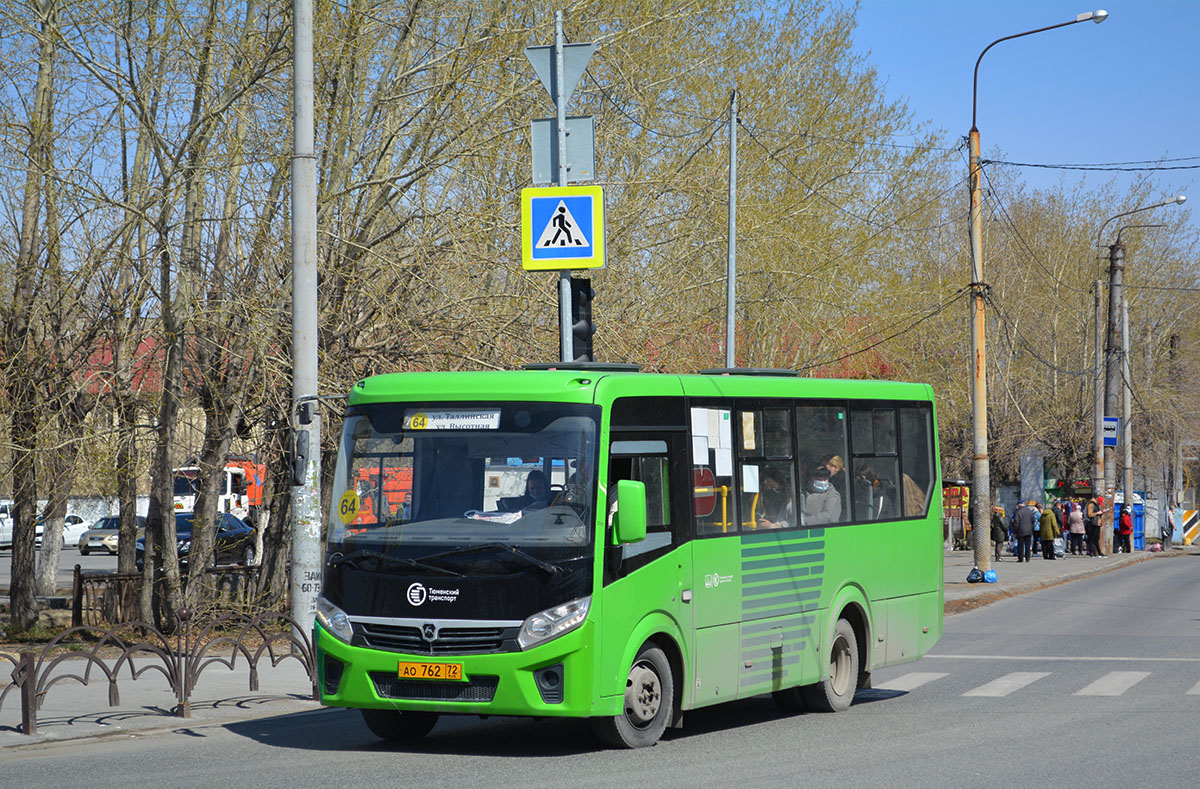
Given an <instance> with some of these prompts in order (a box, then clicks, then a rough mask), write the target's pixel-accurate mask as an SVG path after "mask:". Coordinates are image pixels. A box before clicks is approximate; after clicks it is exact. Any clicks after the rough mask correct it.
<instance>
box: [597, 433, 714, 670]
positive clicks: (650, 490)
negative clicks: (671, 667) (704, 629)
mask: <svg viewBox="0 0 1200 789" xmlns="http://www.w3.org/2000/svg"><path fill="white" fill-rule="evenodd" d="M687 475H688V465H687V452H686V450H685V435H684V433H683V431H666V430H664V431H653V432H651V431H637V432H634V431H621V432H614V433H613V434H612V439H611V441H610V444H609V460H608V478H607V479H606V480H605V489H606V490H607V500H606V501H605V500H603V499H602V501H601V506H604V507H605V513H606V529H605V543H606V545H605V548H604V551H605V553H604V570H603V572H604V592H603V595H604V596H603V607H604V616H603V618H602V622H603V624H602V627H603V635H602V639H601V644H602V646H601V649H602V655H603V658H602V661H603V665H604V666H605V668H606V671H608V672H615V673H612V674H610V675H608V676H606V677H605V679H604V683H605V685H606V686H607V688H606V691H605V692H606V693H608V692H612V693H617V692H620V693H623V692H624V686H625V677H626V674H625V672H627V671H628V668H629V667H628V666H622V665H621V663H622V662H623V656H624V655H625V654H626V652H627V650H628V648H630V639H631V638H632V637H633V633H632V628H634V627H636V626H637V625H638V624H639V623H640V622H642V621H644V620H645V619H646V618H647V617H650V616H660V617H662V616H665V617H666V619H667V620H669V621H670V622H671V623H672V626H673V628H674V629H675V631H676V632H675V633H672V634H670V635H672V637H678V639H679V641H680V643H679V648H680V651H681V653H682V660H683V661H684V662H685V664H686V663H687V661H688V654H687V647H688V642H689V641H690V633H691V629H692V619H691V617H692V606H691V604H690V603H689V602H688V594H687V593H688V592H689V591H690V585H691V584H690V582H691V577H692V568H691V546H690V544H689V542H688V539H689V533H690V532H689V517H690V511H689V506H688V500H687V497H688V495H690V490H691V488H690V486H689V485H688V478H687ZM625 479H630V480H634V481H637V482H641V483H643V484H644V485H645V486H646V539H644V540H642V541H641V542H637V543H631V544H627V545H613V544H612V521H613V518H612V514H613V511H614V507H615V503H616V498H617V482H619V481H620V480H625ZM639 646H640V644H633V645H632V647H631V648H632V649H636V648H637V647H639Z"/></svg>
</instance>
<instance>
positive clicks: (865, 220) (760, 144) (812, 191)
mask: <svg viewBox="0 0 1200 789" xmlns="http://www.w3.org/2000/svg"><path fill="white" fill-rule="evenodd" d="M738 125H739V126H741V127H742V128H743V129H745V130H746V133H747V134H749V135H750V139H752V140H754V142H755V143H756V144H757V145H758V147H759V148H762V149H763V151H764V152H765V153H766V154H767V156H768V157H769V158H770V159H771V160H772V161H773V162H775V163H776V164H778V165H779V166H780V167H782V168H783V170H784V172H786V173H787V174H788V175H790V176H791V177H792V178H793V179H795V180H796V181H797V182H799V183H800V185H801V186H803V187H804V188H805V189H807V190H808V191H809V193H810V194H813V195H815V196H816V197H818V198H820V199H821V200H823V201H824V202H826V203H828V204H829V205H830V206H832V207H833V208H834V209H836V210H838V211H840V212H841V213H843V214H845V215H846V216H848V217H850V218H851V219H857V220H858V221H859V222H862V223H863V224H866V225H870V226H872V227H878V228H881V229H882V230H894V231H897V232H901V233H920V232H925V231H929V230H937V229H938V228H941V227H944V226H946V225H947V224H949V223H950V222H952V221H957V220H948V221H946V222H941V223H939V224H937V225H931V226H929V227H918V228H911V227H900V226H899V225H897V224H895V223H891V224H884V223H881V222H876V221H874V220H872V219H868V218H867V217H864V216H859V215H858V214H856V213H854V212H853V211H849V210H847V209H845V208H843V207H842V206H840V205H838V204H837V203H836V202H834V201H833V200H831V199H830V198H828V197H826V196H825V195H824V194H822V193H821V192H820V191H818V190H817V189H814V188H813V187H812V186H811V185H810V184H809V183H808V182H807V181H805V180H804V179H803V178H801V177H800V176H799V175H797V174H796V172H795V171H794V170H792V168H791V167H789V166H788V165H787V163H786V162H784V161H783V160H782V159H780V158H779V157H778V156H776V155H775V153H774V152H773V151H771V149H770V148H768V147H767V146H766V145H764V144H763V142H762V140H760V139H758V136H757V135H756V134H755V133H754V131H753V130H752V129H751V127H749V126H747V125H746V124H744V123H741V122H740V121H739V122H738ZM956 185H957V184H956ZM927 205H928V204H927Z"/></svg>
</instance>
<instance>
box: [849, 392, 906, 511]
mask: <svg viewBox="0 0 1200 789" xmlns="http://www.w3.org/2000/svg"><path fill="white" fill-rule="evenodd" d="M850 436H851V445H850V450H851V452H852V453H853V456H854V460H853V463H852V468H851V473H852V474H853V477H854V483H853V484H854V488H853V489H854V492H853V499H854V519H855V520H856V521H877V520H891V519H894V518H899V517H902V516H901V514H900V513H901V509H900V491H901V487H900V462H899V457H898V456H897V454H896V409H895V408H894V407H893V406H890V405H889V406H884V407H875V408H862V407H858V408H853V409H851V411H850Z"/></svg>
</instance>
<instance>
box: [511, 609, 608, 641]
mask: <svg viewBox="0 0 1200 789" xmlns="http://www.w3.org/2000/svg"><path fill="white" fill-rule="evenodd" d="M591 603H592V598H591V597H581V598H579V599H578V600H572V601H571V602H569V603H563V604H562V605H557V606H555V607H554V608H548V609H546V610H545V611H542V612H540V613H536V614H534V615H533V616H531V617H529V618H528V619H526V620H525V621H524V622H522V623H521V632H520V633H518V634H517V643H518V644H520V645H521V649H529V648H530V647H532V646H536V645H538V644H540V643H542V642H543V641H549V640H550V639H552V638H558V637H559V636H561V635H563V634H564V633H570V632H571V631H572V630H574V629H575V628H577V627H579V626H580V625H582V624H583V620H584V619H586V618H587V613H588V607H589V606H590V605H591Z"/></svg>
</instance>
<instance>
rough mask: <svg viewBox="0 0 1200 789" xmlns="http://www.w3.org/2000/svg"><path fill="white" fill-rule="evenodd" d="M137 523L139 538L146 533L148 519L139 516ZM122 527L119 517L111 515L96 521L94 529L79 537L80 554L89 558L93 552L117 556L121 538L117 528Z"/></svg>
mask: <svg viewBox="0 0 1200 789" xmlns="http://www.w3.org/2000/svg"><path fill="white" fill-rule="evenodd" d="M136 523H137V536H138V537H141V536H142V535H144V534H145V533H146V519H145V518H144V517H142V516H141V515H138V516H137V518H136ZM120 525H121V519H120V517H119V516H117V515H109V516H108V517H106V518H101V519H100V520H98V521H96V522H95V523H94V524H92V528H90V529H88V530H87V531H85V532H84V533H83V534H81V535H79V552H80V553H81V554H83V555H84V556H87V555H88V554H89V553H91V552H92V551H105V552H107V553H110V554H112V555H114V556H115V555H116V554H117V544H118V543H117V538H118V537H119V536H120V535H119V534H118V531H117V527H118V526H120Z"/></svg>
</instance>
